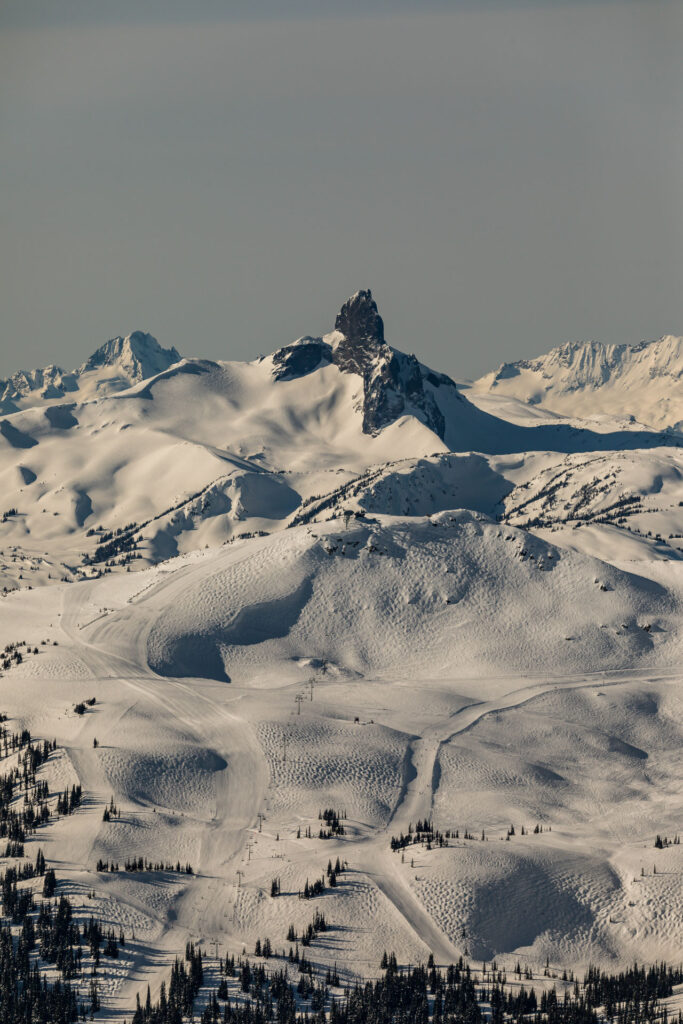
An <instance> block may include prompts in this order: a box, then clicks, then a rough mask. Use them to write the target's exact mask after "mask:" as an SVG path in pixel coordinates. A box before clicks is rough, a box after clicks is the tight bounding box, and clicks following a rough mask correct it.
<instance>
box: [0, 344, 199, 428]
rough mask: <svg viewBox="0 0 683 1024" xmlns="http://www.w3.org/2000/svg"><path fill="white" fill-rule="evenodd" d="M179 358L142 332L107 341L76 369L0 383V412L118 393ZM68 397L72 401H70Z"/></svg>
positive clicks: (30, 373) (51, 369) (27, 373)
mask: <svg viewBox="0 0 683 1024" xmlns="http://www.w3.org/2000/svg"><path fill="white" fill-rule="evenodd" d="M179 360H180V355H179V354H178V352H177V351H176V350H175V349H174V348H162V347H161V345H160V344H159V342H158V341H157V340H156V338H153V337H152V335H151V334H145V332H144V331H133V333H132V334H128V335H126V336H125V337H118V338H111V339H110V340H109V341H105V343H104V345H100V347H99V348H98V349H97V351H95V352H93V354H92V355H91V356H90V358H89V359H87V360H86V361H85V362H84V363H83V364H82V365H81V366H80V367H79V368H78V369H77V370H72V371H71V372H66V371H65V370H63V369H62V368H61V367H60V366H52V365H50V366H45V367H43V368H42V369H40V370H19V372H18V373H14V374H12V376H11V377H9V378H8V379H7V380H0V413H5V414H7V413H14V412H18V411H19V410H20V409H27V408H30V407H32V406H35V405H40V404H41V403H42V402H44V401H53V402H54V401H57V402H60V401H64V400H65V399H66V398H67V396H73V398H75V399H77V400H79V401H87V400H88V399H90V398H93V397H101V396H103V395H107V394H111V393H112V392H115V391H122V390H124V389H126V388H129V387H130V386H131V385H132V384H137V383H139V382H140V381H141V380H146V379H147V378H148V377H154V376H155V375H156V374H158V373H162V371H164V370H167V369H168V368H169V366H172V365H173V364H174V363H177V362H178V361H179ZM73 398H72V400H73Z"/></svg>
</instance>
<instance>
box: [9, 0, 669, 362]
mask: <svg viewBox="0 0 683 1024" xmlns="http://www.w3.org/2000/svg"><path fill="white" fill-rule="evenodd" d="M681 40H683V4H681V3H680V2H678V0H505V2H503V0H478V2H475V0H448V2H447V0H443V2H437V0H434V2H430V0H420V2H419V3H416V2H413V0H365V2H364V3H360V2H358V0H344V2H342V0H317V2H313V0H286V2H285V3H283V2H282V0H280V3H275V2H274V0H250V2H247V0H232V2H231V0H194V2H193V3H192V4H188V3H186V2H183V3H181V2H180V0H147V2H145V0H134V2H133V0H116V3H112V2H110V0H2V3H1V4H0V299H1V303H2V321H1V334H0V375H7V374H9V373H11V372H13V371H15V370H17V369H19V368H26V369H28V368H31V367H33V366H43V365H45V364H46V363H57V364H59V365H61V366H63V367H65V368H72V367H75V366H77V365H79V364H80V363H81V362H83V361H84V360H85V359H86V358H87V356H88V355H89V354H90V353H91V352H92V351H93V350H94V349H95V348H96V347H97V346H98V345H100V344H101V343H102V342H104V341H105V340H106V339H107V338H110V337H113V336H115V335H119V334H128V333H130V332H131V331H133V330H144V331H149V332H151V333H152V334H154V335H155V337H157V338H158V340H159V342H160V343H161V344H162V345H165V346H170V345H174V346H175V347H176V348H177V349H178V350H179V351H180V352H181V353H182V354H184V355H189V356H203V357H208V358H219V359H249V358H254V357H256V356H257V355H258V354H260V353H267V352H271V351H273V350H274V349H276V348H278V347H280V346H282V345H285V344H288V343H289V342H290V341H292V340H293V339H294V338H296V337H299V336H301V335H303V334H322V333H324V332H325V331H328V330H330V329H331V328H332V327H333V325H334V317H335V314H336V311H337V310H338V308H339V306H340V305H341V303H342V302H343V301H344V299H345V298H346V297H347V296H348V295H350V294H352V293H353V292H355V291H356V290H357V289H359V288H366V287H369V288H371V289H372V291H373V295H374V296H375V299H376V300H377V303H378V306H379V309H380V312H381V314H382V316H383V318H384V322H385V331H386V337H387V340H388V341H389V343H390V344H392V345H394V346H395V347H396V348H399V349H401V350H403V351H406V352H415V353H416V354H417V355H418V356H419V357H420V359H422V360H423V361H424V362H426V363H428V364H429V365H431V366H433V367H434V368H436V369H438V370H442V371H444V372H447V373H449V374H451V375H452V376H454V377H456V378H458V379H462V378H467V377H476V376H479V375H480V374H483V373H485V372H487V371H488V370H491V369H494V368H496V367H497V366H498V365H499V364H500V363H501V362H503V361H510V360H515V359H519V358H527V357H532V356H534V355H538V354H540V353H542V352H545V351H547V350H548V349H550V348H552V347H554V346H556V345H559V344H562V343H564V342H566V341H573V340H588V339H594V340H597V341H601V342H605V343H622V342H623V343H637V342H638V341H640V340H642V339H650V338H656V337H659V336H661V335H663V334H667V333H673V334H683V62H682V61H681V60H680V45H681Z"/></svg>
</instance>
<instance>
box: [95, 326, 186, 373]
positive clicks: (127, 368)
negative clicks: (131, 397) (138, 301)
mask: <svg viewBox="0 0 683 1024" xmlns="http://www.w3.org/2000/svg"><path fill="white" fill-rule="evenodd" d="M179 359H180V355H179V353H178V352H177V351H176V349H174V348H162V347H161V345H160V344H159V342H158V341H157V340H156V338H154V337H153V336H152V335H151V334H146V333H145V332H144V331H133V333H132V334H129V335H127V336H126V337H125V338H123V337H118V338H111V339H110V340H109V341H105V343H104V345H100V347H99V348H98V349H97V351H96V352H93V354H92V355H91V356H90V358H89V359H88V360H87V362H85V363H84V364H83V366H82V367H81V369H80V371H79V372H80V373H85V372H87V371H89V370H96V369H99V368H100V367H105V366H112V367H116V369H118V370H119V372H120V373H121V374H122V376H123V377H124V378H125V379H128V380H129V381H130V382H131V383H134V382H137V381H141V380H145V379H146V378H147V377H153V376H154V375H155V374H157V373H161V372H162V371H163V370H167V369H168V367H169V366H172V365H173V363H177V362H178V360H179Z"/></svg>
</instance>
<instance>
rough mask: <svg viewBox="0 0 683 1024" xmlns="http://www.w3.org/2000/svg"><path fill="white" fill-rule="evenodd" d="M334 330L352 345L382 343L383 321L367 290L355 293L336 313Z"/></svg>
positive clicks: (370, 293)
mask: <svg viewBox="0 0 683 1024" xmlns="http://www.w3.org/2000/svg"><path fill="white" fill-rule="evenodd" d="M334 329H335V331H339V333H340V334H343V335H344V337H345V338H346V339H347V341H350V342H352V343H353V344H354V345H363V344H365V343H367V342H374V343H375V344H377V345H382V344H383V343H384V321H383V320H382V317H381V316H380V315H379V313H378V311H377V303H376V302H375V300H374V299H373V297H372V292H371V291H370V289H369V288H367V289H365V290H361V291H359V292H356V294H355V295H352V296H351V298H350V299H347V300H346V302H345V303H344V305H343V306H342V308H341V309H340V310H339V312H338V313H337V319H336V320H335V324H334Z"/></svg>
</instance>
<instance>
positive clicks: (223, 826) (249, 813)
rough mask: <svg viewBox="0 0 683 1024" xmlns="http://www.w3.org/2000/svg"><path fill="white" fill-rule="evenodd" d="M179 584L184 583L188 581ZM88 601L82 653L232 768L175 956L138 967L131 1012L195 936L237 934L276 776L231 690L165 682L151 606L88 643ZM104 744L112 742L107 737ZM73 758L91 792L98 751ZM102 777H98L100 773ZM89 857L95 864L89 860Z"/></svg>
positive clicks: (180, 906) (75, 612)
mask: <svg viewBox="0 0 683 1024" xmlns="http://www.w3.org/2000/svg"><path fill="white" fill-rule="evenodd" d="M174 584H175V585H178V586H181V585H182V581H174ZM166 585H168V584H166ZM163 589H165V588H163ZM82 596H83V590H81V588H75V587H74V588H68V589H67V590H66V592H65V601H64V615H63V619H62V625H63V628H64V629H65V631H66V632H67V633H68V634H69V635H70V636H71V638H72V639H73V641H74V643H75V644H76V645H77V646H78V647H79V648H80V652H79V653H80V654H81V656H82V658H83V660H84V661H85V662H86V663H87V664H88V666H89V668H90V670H91V671H92V673H93V675H94V676H96V677H97V678H98V679H111V680H112V682H113V683H118V682H121V683H124V684H125V685H126V686H127V687H128V688H129V689H130V690H131V691H132V697H133V700H132V702H131V703H132V704H133V703H135V702H137V701H138V700H140V699H142V700H144V701H146V702H149V703H151V704H152V705H153V707H154V708H155V709H156V713H158V714H159V715H160V716H171V717H172V719H173V722H174V723H175V724H176V725H177V724H178V723H181V724H182V725H184V726H185V727H186V730H187V734H188V737H191V738H192V740H193V742H194V743H195V744H196V745H197V747H198V748H200V749H201V748H206V749H210V750H212V751H215V752H216V753H217V754H219V755H220V756H222V757H223V758H224V760H225V762H226V764H227V767H226V769H225V770H223V771H220V772H216V773H215V778H216V782H217V790H216V805H215V812H214V814H213V817H212V819H211V820H210V821H208V822H206V823H205V827H204V830H203V837H202V842H201V851H200V855H199V859H198V862H197V863H196V864H194V865H193V867H194V869H195V877H194V878H192V880H191V882H190V883H189V884H188V885H187V886H186V887H185V890H184V892H182V894H181V895H180V896H179V898H178V899H177V900H176V901H175V903H174V906H173V908H172V913H171V914H170V916H169V918H168V919H167V920H166V921H165V922H164V931H163V933H162V936H161V938H160V939H159V940H157V942H156V943H155V945H157V946H159V947H160V948H161V949H163V950H165V951H166V954H167V956H166V957H162V958H156V961H155V963H153V964H152V963H149V962H148V963H144V964H141V965H139V966H138V969H137V970H136V972H135V973H134V975H133V976H132V977H131V978H130V979H129V980H128V982H127V984H126V985H125V986H124V989H123V991H122V992H121V993H120V994H119V996H118V997H117V1000H116V1003H117V1006H118V1008H119V1010H124V1009H129V1008H130V1007H132V1006H134V1001H135V993H136V992H138V991H141V990H142V989H143V988H144V986H146V985H147V984H148V983H149V984H150V986H151V988H152V991H153V992H155V991H157V989H158V986H159V984H160V982H161V980H162V978H163V977H164V976H165V974H166V973H167V970H168V964H169V962H170V960H171V959H172V957H173V955H175V954H182V951H183V948H184V945H185V942H186V940H187V938H197V937H201V938H202V939H204V940H207V941H212V940H214V939H216V940H218V941H219V942H222V941H224V939H225V937H226V933H229V931H230V928H229V925H228V923H227V921H228V920H229V913H228V911H231V910H232V902H233V892H234V887H233V882H234V880H235V878H236V870H237V869H238V867H239V864H240V859H241V857H242V855H243V850H244V845H245V842H246V839H247V830H248V829H249V828H251V827H253V826H254V824H255V822H256V815H257V812H258V810H259V809H260V808H261V807H262V806H263V800H264V795H265V790H266V786H267V779H268V773H267V769H266V766H265V762H264V759H263V754H262V751H261V748H260V746H259V744H258V742H257V741H256V739H255V737H254V735H253V733H252V730H251V727H250V726H249V724H248V723H247V722H246V721H245V720H244V719H243V718H241V717H239V716H238V715H237V714H235V713H234V712H233V711H232V710H231V708H230V707H229V705H232V704H234V702H235V698H234V695H233V694H232V693H231V691H230V690H229V689H227V688H226V687H220V688H218V687H213V690H214V692H215V691H218V693H219V694H220V697H221V698H222V699H221V700H218V699H215V698H214V697H212V696H209V695H207V693H206V692H204V691H205V689H206V688H207V684H206V681H205V680H196V681H192V680H186V679H183V680H180V679H169V678H167V677H163V678H162V677H159V676H157V675H156V673H154V672H153V671H152V670H151V669H150V668H149V666H148V665H147V663H146V658H145V653H146V634H147V631H148V629H149V625H150V622H151V621H152V619H153V616H152V615H149V614H145V613H146V612H148V608H144V607H140V606H139V605H135V606H132V607H129V608H126V609H124V611H123V612H119V613H118V614H116V615H112V616H106V615H105V616H103V617H101V618H98V619H97V620H96V621H95V622H93V623H91V624H90V625H89V626H88V627H87V629H86V630H84V631H83V632H86V634H87V637H88V639H87V640H85V639H84V638H83V636H82V634H81V631H80V630H79V629H78V625H77V620H78V617H79V612H81V611H82V600H81V599H82ZM149 596H151V592H150V594H145V599H149ZM124 651H130V652H131V654H132V656H133V657H136V661H132V660H130V659H129V658H127V657H124V656H123V654H122V653H115V652H124ZM209 688H211V687H210V685H209ZM91 728H92V729H93V730H94V728H95V727H94V726H92V727H91ZM100 739H101V740H105V741H106V734H103V735H102V736H101V737H100ZM71 753H72V755H73V760H74V763H75V764H76V765H77V766H81V768H82V769H85V768H86V760H87V771H84V776H83V777H84V787H85V786H90V785H91V778H92V776H91V774H90V772H91V770H92V765H91V764H90V762H91V761H93V760H94V758H93V757H92V754H91V753H90V752H84V751H83V750H82V749H80V750H79V751H78V752H76V751H71ZM94 774H95V778H97V774H98V773H94ZM159 809H160V810H161V809H162V808H159ZM163 809H164V810H167V809H166V808H163ZM170 810H172V808H171V809H170ZM84 860H85V863H87V862H88V860H87V857H86V858H84ZM143 994H144V993H143Z"/></svg>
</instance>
